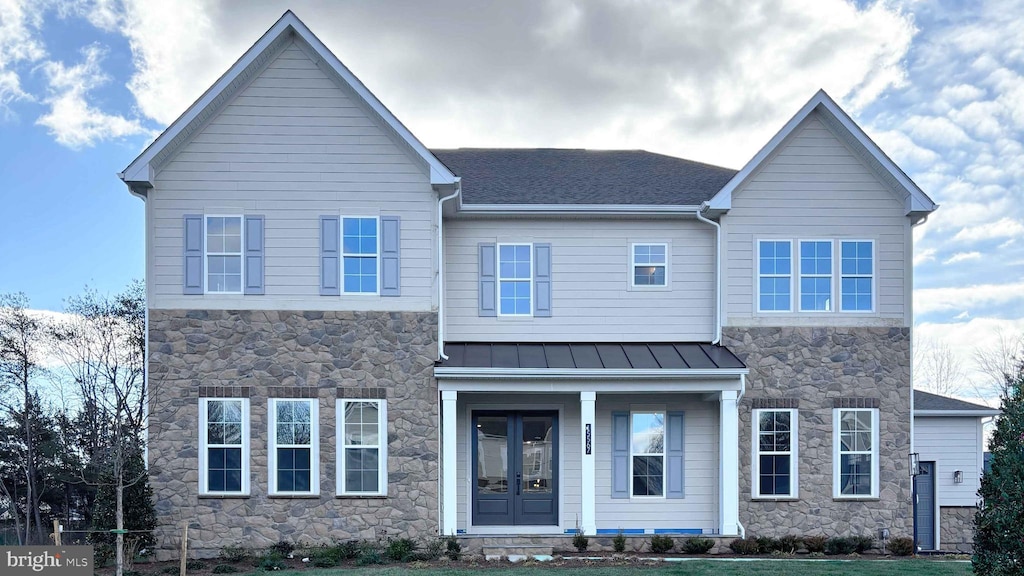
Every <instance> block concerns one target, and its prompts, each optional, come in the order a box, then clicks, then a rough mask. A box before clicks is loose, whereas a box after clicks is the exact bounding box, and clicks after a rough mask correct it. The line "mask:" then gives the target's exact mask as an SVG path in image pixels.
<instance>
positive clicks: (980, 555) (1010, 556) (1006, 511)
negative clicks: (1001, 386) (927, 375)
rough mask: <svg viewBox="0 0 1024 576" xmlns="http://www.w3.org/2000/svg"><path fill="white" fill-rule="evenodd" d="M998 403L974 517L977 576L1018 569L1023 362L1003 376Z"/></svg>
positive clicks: (1023, 480) (1023, 485) (1023, 477)
mask: <svg viewBox="0 0 1024 576" xmlns="http://www.w3.org/2000/svg"><path fill="white" fill-rule="evenodd" d="M1001 409H1002V411H1003V413H1002V415H1001V416H1000V417H999V421H998V422H997V423H996V430H995V433H994V434H993V435H992V440H991V442H990V443H989V450H990V451H991V452H992V469H991V470H990V471H989V472H987V473H985V475H984V476H982V478H981V489H980V490H978V496H979V497H980V498H981V500H982V504H981V509H980V510H979V511H978V513H977V515H975V517H974V558H973V564H974V573H975V574H980V575H982V576H1004V575H1005V576H1010V575H1013V576H1019V575H1020V574H1024V362H1021V363H1018V365H1017V373H1016V374H1015V375H1007V376H1006V387H1005V392H1004V394H1003V398H1002V406H1001Z"/></svg>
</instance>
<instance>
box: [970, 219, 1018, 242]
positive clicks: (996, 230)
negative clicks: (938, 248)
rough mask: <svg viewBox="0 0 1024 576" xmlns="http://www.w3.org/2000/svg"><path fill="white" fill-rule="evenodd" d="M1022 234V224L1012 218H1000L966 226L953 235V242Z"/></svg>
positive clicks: (1011, 236) (1012, 236)
mask: <svg viewBox="0 0 1024 576" xmlns="http://www.w3.org/2000/svg"><path fill="white" fill-rule="evenodd" d="M1021 234H1024V224H1021V223H1020V222H1019V221H1018V220H1014V219H1012V218H1000V219H999V220H998V221H996V222H992V223H989V224H980V225H978V226H968V227H965V228H962V229H961V230H960V231H959V232H957V233H956V236H953V241H954V242H978V241H981V240H992V239H994V238H1014V237H1017V236H1020V235H1021Z"/></svg>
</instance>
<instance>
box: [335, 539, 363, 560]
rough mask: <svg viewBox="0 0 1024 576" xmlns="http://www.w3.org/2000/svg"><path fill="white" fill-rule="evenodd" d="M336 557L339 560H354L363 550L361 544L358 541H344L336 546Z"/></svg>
mask: <svg viewBox="0 0 1024 576" xmlns="http://www.w3.org/2000/svg"><path fill="white" fill-rule="evenodd" d="M336 547H337V549H338V557H339V558H340V559H341V560H355V559H356V558H358V557H359V553H360V552H361V551H362V550H363V543H362V542H360V541H359V540H346V541H345V542H342V543H341V544H338V545H337V546H336Z"/></svg>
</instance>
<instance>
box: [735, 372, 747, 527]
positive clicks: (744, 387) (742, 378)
mask: <svg viewBox="0 0 1024 576" xmlns="http://www.w3.org/2000/svg"><path fill="white" fill-rule="evenodd" d="M746 393H747V377H746V375H744V374H740V395H739V396H737V397H736V404H737V406H738V405H739V402H740V400H743V395H744V394H746ZM736 528H738V529H739V533H740V534H739V536H740V538H746V537H747V529H746V528H744V527H743V523H742V522H740V521H739V518H737V519H736Z"/></svg>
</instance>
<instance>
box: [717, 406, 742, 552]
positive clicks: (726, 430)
mask: <svg viewBox="0 0 1024 576" xmlns="http://www.w3.org/2000/svg"><path fill="white" fill-rule="evenodd" d="M738 398H739V394H738V393H737V392H735V391H723V392H722V399H721V402H720V404H719V409H720V410H721V413H720V416H719V419H718V420H719V423H720V426H721V431H720V433H719V446H720V447H721V450H720V452H721V453H720V458H719V462H720V464H719V465H720V467H721V468H720V469H719V482H721V491H720V492H719V493H720V494H721V497H720V501H719V503H718V509H719V519H720V526H721V528H720V530H721V534H722V535H723V536H736V535H738V534H739V522H740V444H739V442H740V419H739V402H738Z"/></svg>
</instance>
